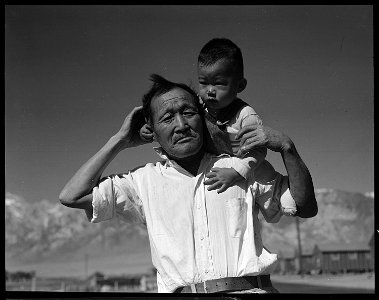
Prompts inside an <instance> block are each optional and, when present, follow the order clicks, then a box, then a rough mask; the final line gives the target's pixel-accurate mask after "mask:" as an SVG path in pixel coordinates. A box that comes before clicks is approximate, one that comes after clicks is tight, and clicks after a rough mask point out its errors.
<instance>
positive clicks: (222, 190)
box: [217, 184, 227, 194]
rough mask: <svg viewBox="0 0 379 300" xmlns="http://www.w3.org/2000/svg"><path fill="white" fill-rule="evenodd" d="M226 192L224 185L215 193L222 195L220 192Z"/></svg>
mask: <svg viewBox="0 0 379 300" xmlns="http://www.w3.org/2000/svg"><path fill="white" fill-rule="evenodd" d="M226 190H227V187H226V185H225V184H224V185H222V187H221V188H220V189H218V190H217V193H218V194H220V193H222V192H225V191H226Z"/></svg>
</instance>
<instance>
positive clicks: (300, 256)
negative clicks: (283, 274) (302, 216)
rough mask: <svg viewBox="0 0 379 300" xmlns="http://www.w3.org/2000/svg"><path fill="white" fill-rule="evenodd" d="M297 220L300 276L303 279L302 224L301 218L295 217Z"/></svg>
mask: <svg viewBox="0 0 379 300" xmlns="http://www.w3.org/2000/svg"><path fill="white" fill-rule="evenodd" d="M295 219H296V232H297V247H298V252H299V254H298V255H299V257H298V258H299V274H300V275H301V277H303V265H302V250H301V238H300V224H299V217H295Z"/></svg>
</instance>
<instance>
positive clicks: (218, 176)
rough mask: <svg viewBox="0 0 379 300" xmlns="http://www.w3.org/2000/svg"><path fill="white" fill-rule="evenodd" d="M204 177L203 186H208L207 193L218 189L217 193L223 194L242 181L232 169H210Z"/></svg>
mask: <svg viewBox="0 0 379 300" xmlns="http://www.w3.org/2000/svg"><path fill="white" fill-rule="evenodd" d="M205 177H207V179H206V180H205V181H204V184H205V185H209V187H208V191H212V190H215V189H218V190H217V193H222V192H225V191H226V190H227V189H228V188H229V187H231V186H232V185H233V184H234V183H236V182H237V181H239V180H244V178H243V177H242V176H241V175H240V174H239V173H238V172H237V171H236V170H234V169H233V168H212V169H211V171H210V172H209V173H208V174H206V175H205Z"/></svg>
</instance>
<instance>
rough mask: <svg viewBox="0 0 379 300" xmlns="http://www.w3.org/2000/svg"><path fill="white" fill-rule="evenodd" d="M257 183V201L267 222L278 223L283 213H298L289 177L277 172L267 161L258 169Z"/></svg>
mask: <svg viewBox="0 0 379 300" xmlns="http://www.w3.org/2000/svg"><path fill="white" fill-rule="evenodd" d="M255 184H257V189H256V192H257V194H256V197H255V199H256V200H255V201H256V204H257V205H258V207H259V209H260V211H261V213H262V215H263V217H264V218H265V220H266V221H267V222H269V223H276V222H278V221H279V220H280V218H281V216H282V215H286V216H294V215H295V214H296V210H297V209H296V203H295V200H294V199H293V197H292V195H291V193H290V190H289V186H288V177H287V176H283V175H281V174H279V173H278V172H276V171H275V170H274V168H273V167H272V166H271V164H269V163H268V162H267V161H265V162H264V163H262V164H261V165H260V167H259V168H258V169H257V172H256V174H255Z"/></svg>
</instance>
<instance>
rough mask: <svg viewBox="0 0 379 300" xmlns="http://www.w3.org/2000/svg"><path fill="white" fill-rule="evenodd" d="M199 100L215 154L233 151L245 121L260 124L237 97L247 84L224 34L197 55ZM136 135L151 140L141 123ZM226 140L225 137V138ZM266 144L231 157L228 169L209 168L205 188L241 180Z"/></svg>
mask: <svg viewBox="0 0 379 300" xmlns="http://www.w3.org/2000/svg"><path fill="white" fill-rule="evenodd" d="M197 70H198V78H199V101H200V102H201V103H202V104H203V107H204V111H205V118H206V125H207V128H208V131H209V133H210V137H208V139H209V138H210V139H211V140H208V141H207V142H208V147H209V148H210V149H211V150H212V152H215V153H217V154H221V153H228V154H230V155H236V154H237V152H238V150H239V147H240V140H236V138H235V136H236V134H237V132H238V131H239V130H240V129H241V128H242V127H244V126H246V125H251V124H257V125H258V124H259V125H261V124H262V121H261V119H260V118H259V116H258V115H257V113H256V112H255V111H254V109H253V108H252V107H250V106H249V105H248V104H247V103H245V102H244V101H242V100H241V99H239V98H237V94H238V93H240V92H242V91H243V90H244V89H245V87H246V84H247V81H246V79H245V78H244V75H243V60H242V53H241V50H240V49H239V47H238V46H237V45H235V44H234V43H233V42H232V41H230V40H228V39H224V38H216V39H212V40H210V41H209V42H208V43H207V44H205V45H204V47H203V48H202V49H201V51H200V54H199V57H198V65H197ZM140 136H141V138H142V139H143V140H145V141H151V139H152V135H151V133H150V132H149V131H148V130H147V129H146V128H145V127H142V128H141V131H140ZM226 140H227V141H226ZM266 154H267V149H266V148H257V149H254V150H253V151H251V152H249V153H247V154H246V155H245V156H244V157H242V158H240V159H236V160H235V166H233V168H230V169H226V168H224V169H221V168H220V169H212V171H211V172H210V173H208V174H207V178H208V179H207V181H206V182H205V183H206V184H209V187H208V189H216V188H217V189H218V190H217V192H218V193H221V192H223V191H225V190H226V189H228V188H229V187H230V186H232V185H233V184H234V183H235V182H237V181H238V180H244V179H246V178H247V176H249V175H250V174H252V172H253V170H254V169H256V167H257V166H258V165H259V164H260V163H261V162H262V161H263V160H264V159H265V157H266Z"/></svg>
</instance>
